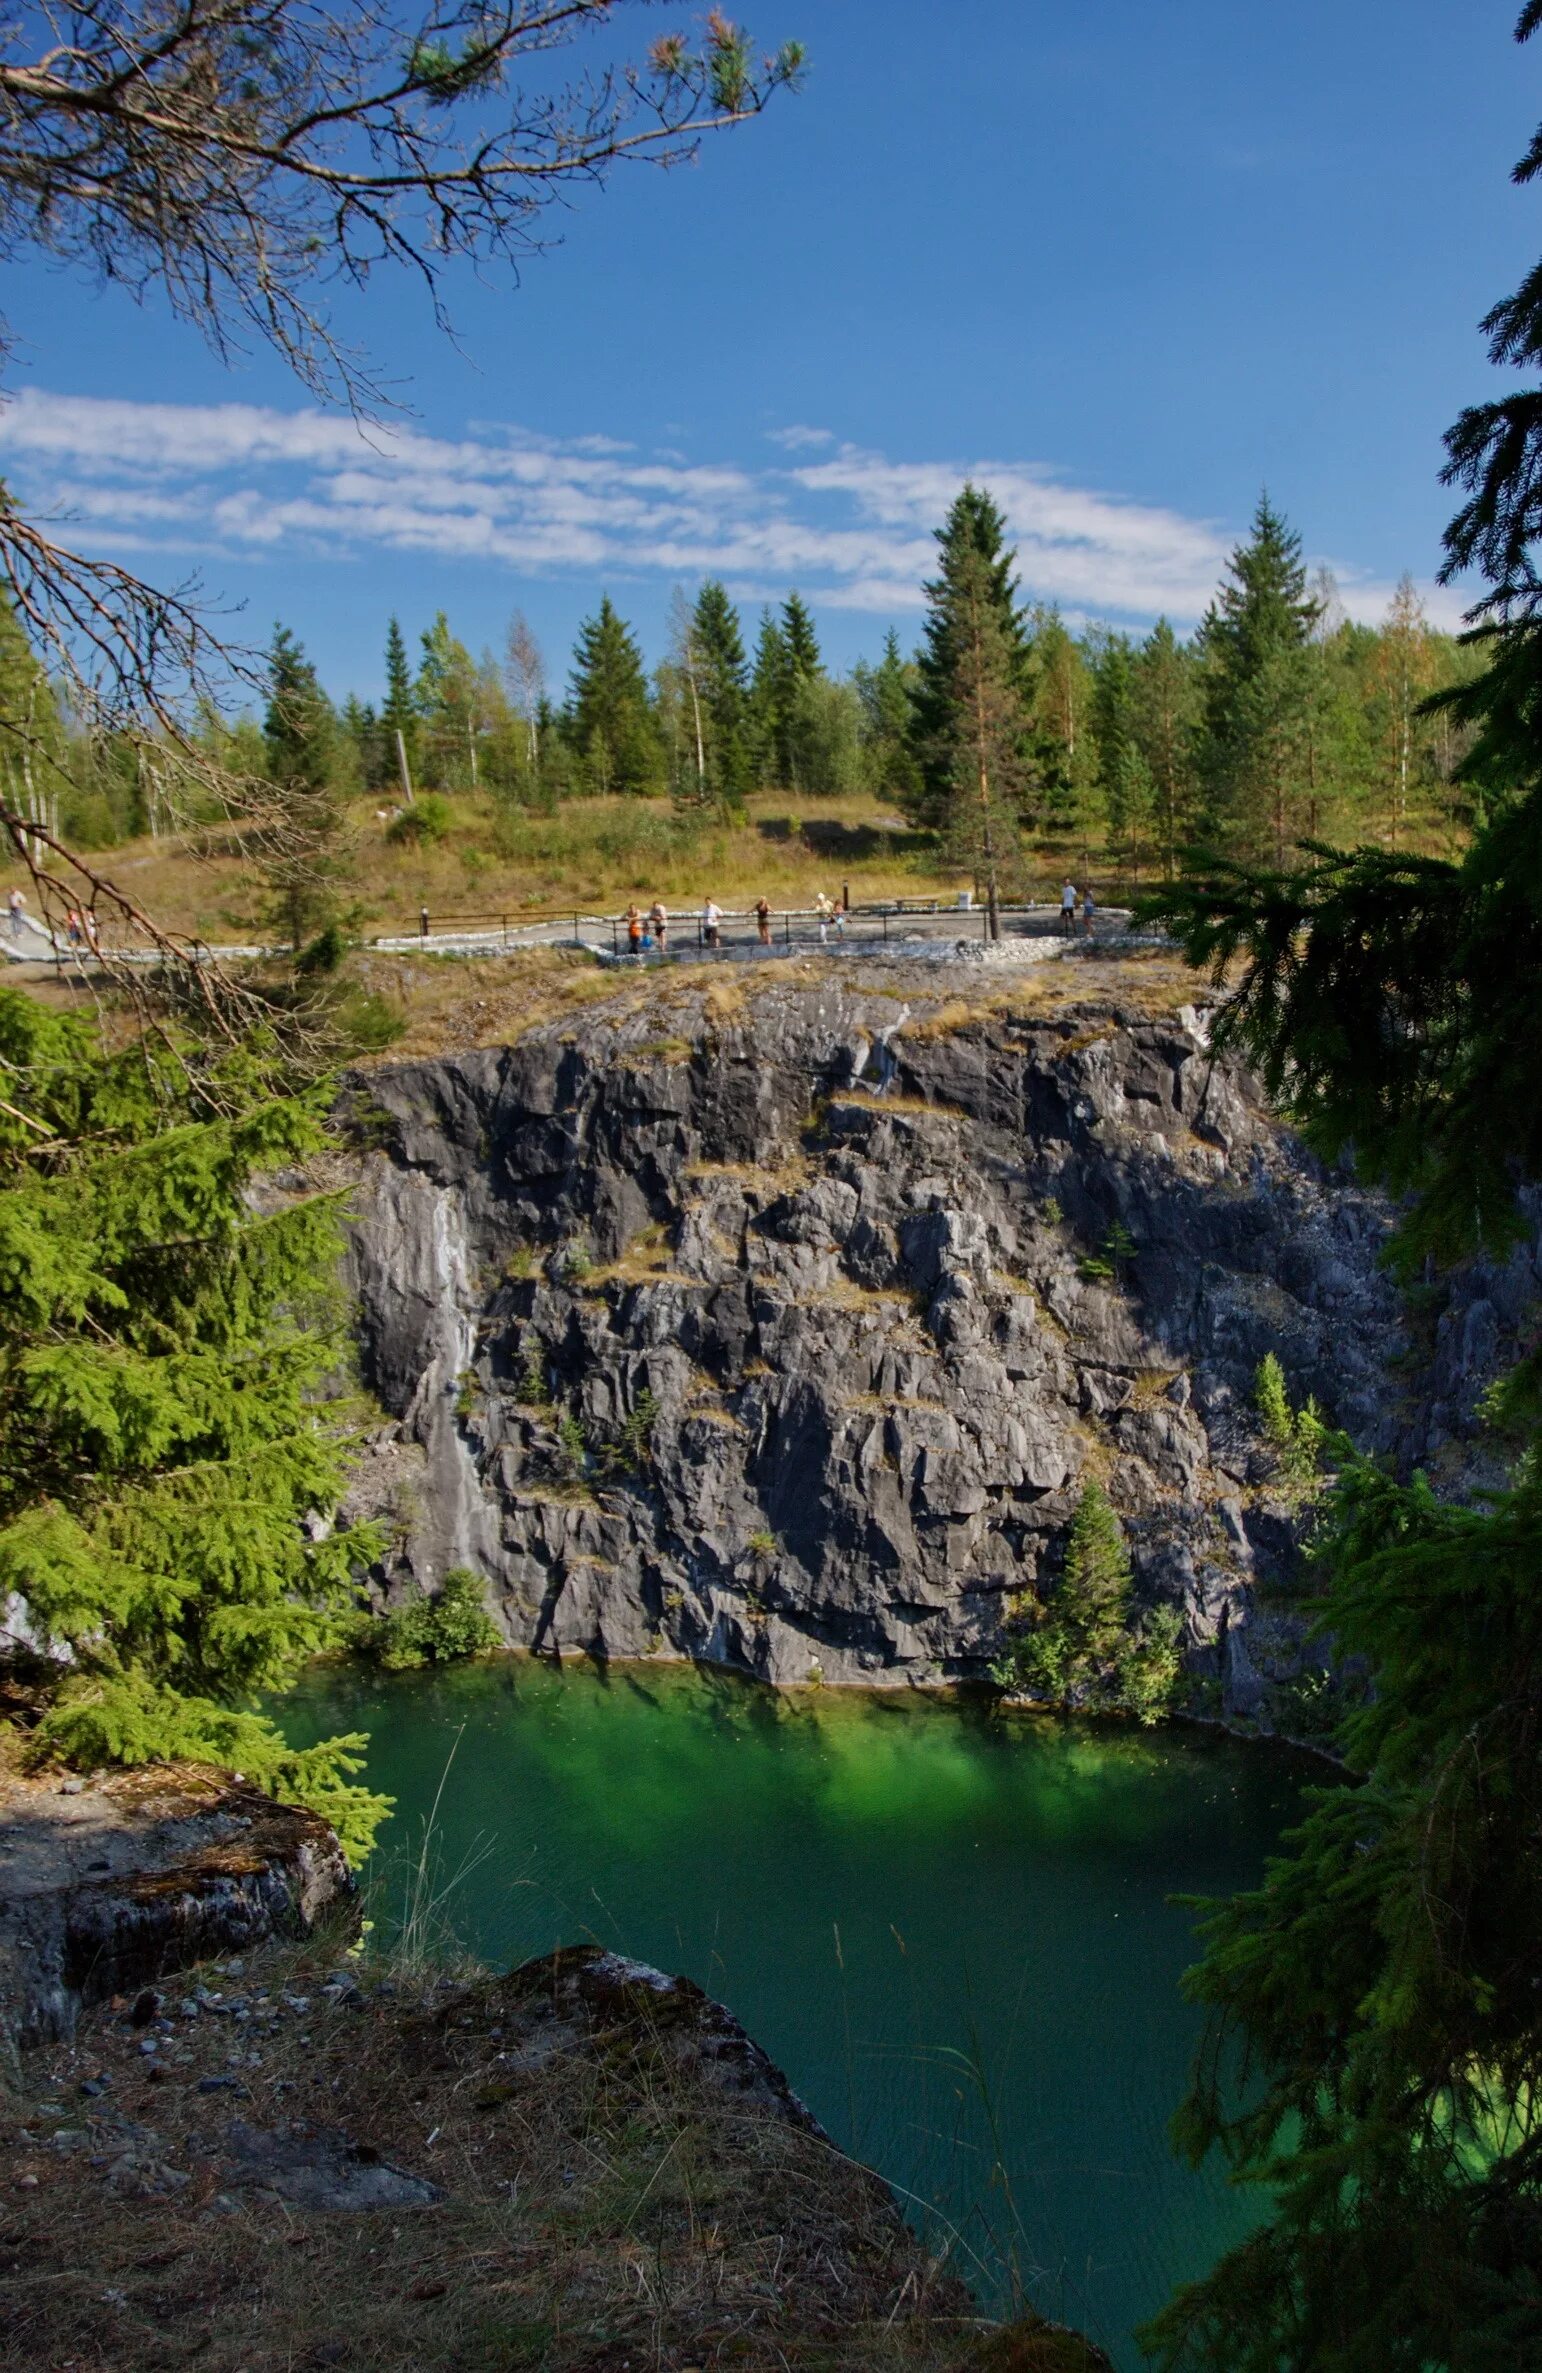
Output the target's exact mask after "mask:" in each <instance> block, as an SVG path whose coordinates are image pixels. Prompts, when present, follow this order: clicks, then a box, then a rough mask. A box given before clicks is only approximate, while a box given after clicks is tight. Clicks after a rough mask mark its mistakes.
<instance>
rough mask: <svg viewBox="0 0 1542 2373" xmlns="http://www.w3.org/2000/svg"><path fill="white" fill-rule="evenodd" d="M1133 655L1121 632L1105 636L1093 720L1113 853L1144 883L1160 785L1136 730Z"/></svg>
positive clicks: (1099, 655)
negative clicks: (1143, 867) (1145, 858)
mask: <svg viewBox="0 0 1542 2373" xmlns="http://www.w3.org/2000/svg"><path fill="white" fill-rule="evenodd" d="M1135 684H1136V678H1135V656H1134V653H1133V652H1132V650H1131V648H1130V644H1129V640H1128V638H1127V637H1126V636H1124V635H1122V634H1111V635H1109V636H1107V637H1106V638H1105V639H1104V641H1103V643H1102V645H1101V647H1100V648H1099V651H1098V653H1097V658H1096V661H1095V664H1094V667H1093V695H1092V721H1093V729H1094V732H1095V734H1096V737H1097V745H1098V772H1099V776H1100V778H1101V782H1102V789H1103V813H1104V818H1105V821H1106V823H1107V827H1108V845H1109V854H1110V856H1112V857H1113V858H1115V859H1116V860H1122V861H1123V862H1124V864H1126V865H1127V866H1128V867H1129V870H1130V875H1131V878H1132V879H1133V880H1135V881H1137V882H1138V881H1139V879H1140V866H1141V851H1142V848H1143V846H1144V843H1145V840H1146V836H1147V834H1148V833H1149V831H1150V829H1151V825H1152V821H1153V811H1154V808H1155V799H1156V787H1155V784H1154V782H1153V779H1152V774H1151V769H1150V766H1149V764H1148V763H1147V759H1146V754H1145V751H1144V750H1143V749H1142V748H1141V743H1140V735H1139V732H1138V729H1137V702H1136V689H1135Z"/></svg>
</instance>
